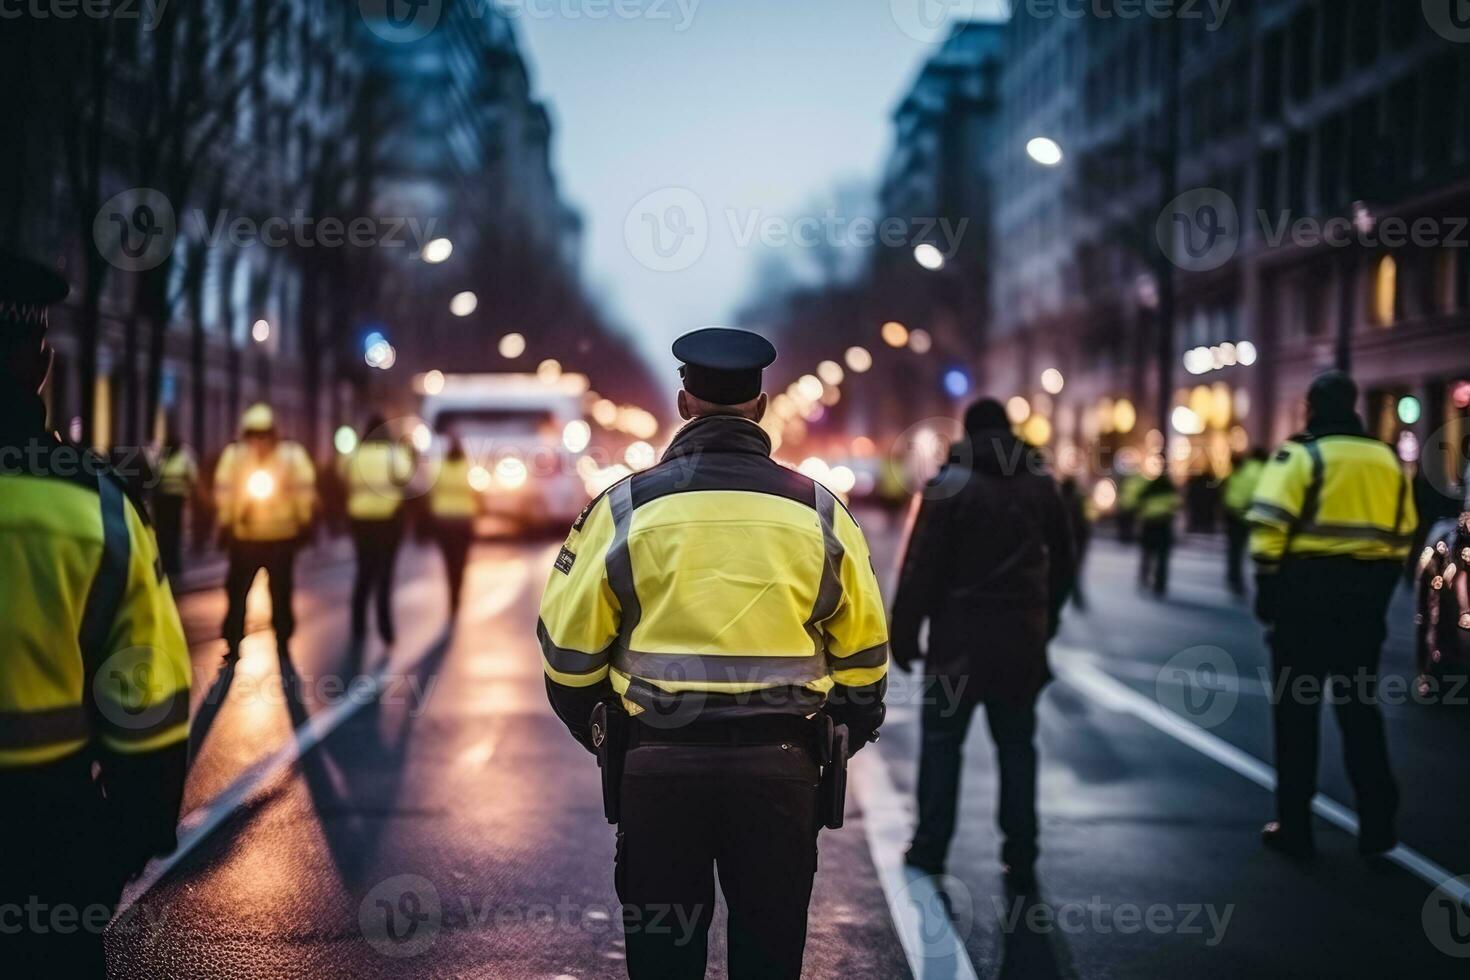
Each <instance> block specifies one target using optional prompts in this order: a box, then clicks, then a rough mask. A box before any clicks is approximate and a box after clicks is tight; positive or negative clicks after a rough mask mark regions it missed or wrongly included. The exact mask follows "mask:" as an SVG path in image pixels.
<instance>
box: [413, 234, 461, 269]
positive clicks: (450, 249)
mask: <svg viewBox="0 0 1470 980" xmlns="http://www.w3.org/2000/svg"><path fill="white" fill-rule="evenodd" d="M453 254H454V243H453V242H451V241H450V240H449V239H447V238H435V239H433V240H432V241H430V242H429V243H427V244H426V245H424V247H423V249H422V250H421V251H420V252H419V257H420V258H421V259H423V260H424V261H425V262H427V263H429V264H430V265H438V264H439V263H440V262H444V261H445V260H447V259H448V258H449V256H451V255H453Z"/></svg>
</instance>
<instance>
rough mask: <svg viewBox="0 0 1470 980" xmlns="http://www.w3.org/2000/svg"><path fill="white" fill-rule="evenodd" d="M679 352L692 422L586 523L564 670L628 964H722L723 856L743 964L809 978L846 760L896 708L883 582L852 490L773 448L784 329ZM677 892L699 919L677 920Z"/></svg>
mask: <svg viewBox="0 0 1470 980" xmlns="http://www.w3.org/2000/svg"><path fill="white" fill-rule="evenodd" d="M674 355H675V357H677V358H678V359H679V360H680V361H682V362H683V364H684V367H683V369H682V371H681V373H682V374H683V378H684V389H683V390H682V391H680V392H679V413H680V415H682V416H683V417H684V418H686V419H689V420H690V421H689V424H688V425H686V426H684V427H683V428H682V429H680V430H679V432H678V434H677V435H675V436H674V438H673V441H672V442H671V443H670V444H669V447H668V449H667V450H666V451H665V452H664V456H663V459H662V460H661V461H660V462H659V463H658V464H657V465H656V466H653V467H651V468H650V469H647V470H644V471H643V472H640V473H636V474H634V475H633V476H631V477H629V478H627V479H624V480H622V481H620V482H618V483H616V484H614V485H613V487H612V488H611V489H610V490H608V491H607V492H606V493H604V494H603V495H602V496H600V497H598V498H597V499H596V500H594V501H593V502H592V503H591V504H589V505H588V506H587V508H586V510H584V511H583V512H582V515H581V516H580V517H579V518H578V519H577V521H576V523H575V524H574V525H573V526H572V532H571V535H570V536H569V537H568V538H567V541H566V544H565V545H564V546H563V547H562V549H561V551H560V553H559V554H558V555H557V557H556V560H555V563H554V568H553V570H552V572H551V579H550V582H549V583H548V584H547V586H546V594H545V597H544V598H543V599H542V603H541V619H540V624H539V629H538V632H539V635H540V639H541V650H542V655H543V657H544V659H545V669H546V678H547V689H548V692H549V694H550V697H551V703H552V706H553V707H554V708H555V710H556V712H557V714H558V716H559V717H560V718H561V719H562V721H563V722H565V723H566V725H567V727H568V728H569V729H571V731H572V733H573V735H575V736H576V737H577V738H578V740H580V741H582V742H583V743H584V744H587V745H588V746H589V747H594V748H596V750H597V751H599V761H600V762H601V763H602V765H603V780H604V794H605V798H604V803H605V806H606V815H607V816H608V818H609V819H610V820H616V821H617V822H618V828H619V830H618V856H617V890H618V896H619V898H620V899H621V900H622V902H623V906H624V915H623V924H624V933H625V936H626V942H627V963H628V973H629V975H630V976H632V977H634V978H643V977H650V978H661V980H662V978H671V977H677V978H682V977H702V976H703V975H704V971H705V960H706V953H707V944H706V939H707V933H708V929H709V925H710V921H711V919H712V917H713V913H714V905H715V898H714V884H715V868H716V866H717V865H718V868H719V881H720V886H721V888H722V890H723V891H724V894H725V899H726V901H727V903H728V905H729V908H730V919H729V975H730V977H732V978H734V980H743V978H755V977H759V978H763V980H765V978H776V980H780V978H791V980H794V978H796V977H797V976H798V975H799V974H800V972H801V961H802V951H803V948H804V946H805V942H806V923H807V904H808V902H809V900H810V898H811V889H812V877H813V875H814V873H815V872H816V854H817V851H816V833H817V828H818V826H819V825H820V824H823V823H825V824H826V825H828V826H836V825H837V824H838V823H840V820H841V813H840V803H839V802H837V799H836V797H838V796H840V794H838V793H837V792H836V791H835V789H833V787H836V786H838V785H839V782H838V781H837V779H836V775H835V774H837V773H839V772H841V771H842V770H843V767H844V766H845V763H846V756H847V754H848V746H850V747H851V748H852V749H853V750H855V749H856V748H858V747H860V746H861V745H863V744H864V743H865V742H868V741H871V740H872V739H873V738H874V737H875V733H876V731H877V728H878V725H879V723H880V722H881V721H882V718H883V695H884V691H885V689H886V685H887V672H888V627H887V622H886V615H885V611H884V606H883V598H882V596H880V595H879V593H878V581H877V577H876V576H875V575H874V572H873V564H872V559H871V558H870V557H869V554H868V545H867V542H866V541H865V540H864V539H863V533H862V531H861V530H860V529H859V528H858V525H857V522H856V521H855V520H853V518H852V515H851V514H849V513H848V511H847V508H846V507H844V506H843V505H842V503H841V502H839V501H838V500H837V498H836V497H834V496H833V495H832V493H831V492H830V491H828V490H827V489H826V488H825V487H823V486H822V485H821V484H819V483H816V482H814V481H813V480H811V479H809V478H807V477H805V476H803V475H801V474H800V473H797V472H796V471H795V470H791V469H788V468H786V467H784V466H782V465H780V464H779V463H776V462H775V461H774V460H772V459H771V455H770V454H771V440H770V438H769V436H767V435H766V431H765V430H764V429H762V428H761V427H760V425H759V424H758V423H759V421H760V419H761V417H762V416H763V415H764V413H765V410H766V405H767V399H766V396H765V395H764V394H763V393H762V392H761V370H762V368H764V367H765V366H766V365H768V364H770V363H771V362H772V361H773V360H774V359H775V356H776V352H775V349H774V348H772V347H771V345H770V343H769V342H768V341H766V340H765V339H764V338H762V337H760V336H758V335H756V334H753V333H750V332H748V331H744V330H727V329H722V328H709V329H705V330H697V331H695V332H694V333H692V334H688V335H686V336H684V337H682V338H680V339H679V341H678V342H677V343H675V344H674ZM594 706H597V710H596V711H594ZM623 712H626V715H628V716H631V717H630V718H626V720H625V721H624V720H621V719H622V718H623ZM594 716H595V717H596V718H598V719H605V721H597V720H593V717H594ZM839 726H846V727H845V730H844V729H841V728H840V727H839ZM616 731H621V732H622V735H615V734H614V733H615V732H616ZM619 774H620V775H619ZM819 804H822V805H821V806H819ZM671 908H672V909H679V910H685V912H686V914H687V915H688V916H690V917H691V919H692V922H691V924H690V925H689V927H688V929H687V930H680V931H677V932H676V931H674V930H670V929H667V928H660V927H659V922H660V921H662V919H663V917H664V916H665V915H667V913H668V910H669V909H671Z"/></svg>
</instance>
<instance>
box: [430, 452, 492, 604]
mask: <svg viewBox="0 0 1470 980" xmlns="http://www.w3.org/2000/svg"><path fill="white" fill-rule="evenodd" d="M479 512H480V494H479V493H478V492H477V491H476V490H475V488H474V487H472V486H470V461H469V459H468V458H467V457H466V456H465V452H464V445H463V444H462V443H461V442H460V440H459V437H458V436H450V438H449V449H448V451H447V452H445V454H444V458H443V459H441V460H440V461H439V465H438V468H437V469H436V471H435V473H434V484H433V487H432V488H431V489H430V490H429V517H430V520H431V521H432V523H433V531H434V540H435V541H436V542H437V543H438V545H439V553H440V554H442V555H443V556H444V573H445V575H446V577H447V579H448V583H449V616H450V618H451V619H453V618H454V617H456V616H458V615H459V600H460V593H461V591H462V590H463V587H464V570H465V564H466V563H467V562H468V561H469V554H470V545H471V544H472V543H473V542H474V540H475V517H476V516H477V515H478V514H479Z"/></svg>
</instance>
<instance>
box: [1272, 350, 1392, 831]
mask: <svg viewBox="0 0 1470 980" xmlns="http://www.w3.org/2000/svg"><path fill="white" fill-rule="evenodd" d="M1357 398H1358V388H1357V385H1355V384H1354V383H1353V381H1352V379H1351V378H1349V377H1348V376H1347V375H1346V374H1343V373H1342V372H1340V371H1329V372H1327V373H1326V374H1324V375H1322V376H1321V377H1319V378H1317V380H1316V381H1314V382H1312V386H1311V388H1310V389H1309V390H1308V392H1307V429H1306V431H1305V432H1303V433H1301V434H1299V435H1296V436H1293V437H1292V438H1291V439H1289V440H1288V441H1287V442H1286V443H1285V445H1283V446H1282V448H1281V450H1280V451H1279V452H1278V453H1277V454H1276V456H1275V457H1274V458H1273V459H1272V460H1271V462H1269V463H1268V464H1266V468H1265V470H1264V471H1263V472H1262V474H1261V481H1260V483H1259V485H1258V486H1257V487H1256V495H1255V499H1254V500H1253V501H1252V503H1251V508H1250V510H1249V512H1248V517H1249V519H1250V522H1251V524H1252V525H1253V527H1252V531H1251V557H1252V558H1254V559H1255V561H1256V571H1257V578H1256V611H1257V614H1258V615H1259V616H1260V618H1261V620H1262V622H1264V623H1265V624H1266V626H1267V634H1266V635H1267V639H1268V641H1269V643H1270V645H1271V655H1272V666H1273V669H1274V672H1275V675H1276V676H1275V678H1274V680H1273V685H1272V688H1273V690H1277V691H1280V692H1281V694H1280V696H1279V697H1277V698H1275V700H1274V704H1273V711H1274V721H1275V728H1276V772H1277V781H1276V820H1275V821H1273V822H1272V823H1269V824H1267V825H1266V827H1265V828H1264V830H1263V831H1262V834H1261V836H1262V840H1263V841H1264V842H1265V844H1266V845H1267V846H1268V847H1270V848H1272V849H1274V850H1278V851H1281V852H1283V853H1286V854H1289V855H1292V856H1294V857H1308V856H1310V855H1311V854H1312V853H1313V850H1314V847H1313V840H1312V797H1313V796H1315V795H1316V793H1317V743H1318V728H1319V724H1318V722H1319V719H1318V712H1319V710H1320V706H1321V704H1322V702H1323V701H1324V700H1331V701H1332V703H1333V706H1334V708H1335V709H1336V713H1337V721H1338V725H1339V726H1340V727H1341V728H1342V743H1343V752H1344V754H1345V755H1346V756H1347V771H1348V777H1349V779H1350V780H1351V781H1352V784H1353V791H1354V793H1355V794H1356V796H1357V804H1358V849H1359V851H1361V852H1362V853H1363V854H1364V855H1376V854H1383V853H1386V852H1388V851H1390V850H1392V849H1393V848H1394V846H1395V845H1396V844H1397V843H1398V831H1397V827H1396V825H1395V817H1396V813H1397V810H1398V799H1399V794H1398V786H1397V784H1396V783H1395V782H1394V777H1393V771H1392V769H1391V767H1390V765H1389V759H1388V744H1387V739H1386V738H1385V736H1384V732H1383V718H1382V715H1381V714H1380V713H1379V708H1378V665H1379V659H1380V657H1381V655H1382V652H1383V641H1384V638H1385V637H1386V636H1387V627H1386V623H1385V618H1386V616H1387V613H1388V604H1389V600H1390V599H1391V598H1392V597H1393V590H1394V588H1395V586H1396V585H1397V583H1398V580H1399V577H1400V574H1401V570H1402V568H1403V563H1404V560H1405V558H1406V557H1407V553H1408V549H1409V541H1410V538H1411V537H1412V534H1413V528H1414V522H1415V520H1416V515H1415V510H1414V501H1413V498H1412V496H1411V495H1410V492H1409V480H1408V477H1407V476H1406V475H1405V473H1404V470H1403V467H1402V465H1401V464H1400V463H1399V459H1398V456H1397V454H1395V452H1394V451H1393V449H1391V448H1390V447H1389V446H1387V445H1385V444H1384V443H1382V442H1380V441H1378V440H1377V439H1374V438H1372V437H1371V436H1369V435H1368V434H1367V431H1366V430H1365V428H1364V426H1363V421H1362V419H1361V418H1360V417H1359V416H1358V414H1357V410H1356V407H1357Z"/></svg>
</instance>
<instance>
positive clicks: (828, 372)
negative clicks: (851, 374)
mask: <svg viewBox="0 0 1470 980" xmlns="http://www.w3.org/2000/svg"><path fill="white" fill-rule="evenodd" d="M817 377H819V378H821V379H822V380H823V381H824V382H826V383H827V384H829V385H832V386H834V387H835V386H837V385H840V384H842V379H843V378H844V377H846V375H845V374H844V373H843V370H842V365H841V364H838V363H837V362H836V361H823V362H822V363H821V364H818V365H817Z"/></svg>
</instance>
